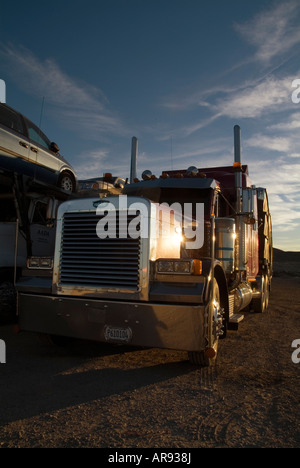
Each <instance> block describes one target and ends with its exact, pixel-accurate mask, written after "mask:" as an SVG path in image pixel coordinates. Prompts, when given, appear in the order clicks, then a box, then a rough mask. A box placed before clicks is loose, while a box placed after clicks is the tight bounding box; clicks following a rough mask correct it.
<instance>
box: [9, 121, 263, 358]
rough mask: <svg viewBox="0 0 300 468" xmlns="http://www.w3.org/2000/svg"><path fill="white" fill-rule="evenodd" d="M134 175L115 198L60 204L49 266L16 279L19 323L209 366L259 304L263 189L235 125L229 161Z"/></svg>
mask: <svg viewBox="0 0 300 468" xmlns="http://www.w3.org/2000/svg"><path fill="white" fill-rule="evenodd" d="M133 152H134V151H132V154H133ZM135 157H136V156H135ZM131 167H134V162H132V164H131ZM133 174H134V176H132V177H131V178H130V183H128V184H126V185H125V187H124V189H123V190H122V193H121V194H119V195H116V196H108V197H105V198H102V199H99V197H97V198H96V197H94V198H93V197H92V198H85V199H72V200H68V201H66V202H64V203H62V204H61V205H60V206H59V208H58V214H57V220H56V239H55V250H54V258H53V263H52V264H51V262H49V264H48V266H47V268H40V267H39V262H37V261H36V259H34V262H33V264H31V259H30V258H28V260H27V267H26V268H25V269H24V270H23V274H22V275H21V276H20V278H19V280H18V281H17V283H16V287H17V291H18V326H19V329H20V331H31V332H37V333H43V334H47V335H50V336H55V337H57V336H60V337H74V338H80V339H86V340H93V341H99V342H108V343H112V344H121V345H131V346H137V347H146V348H149V347H150V348H165V349H174V350H181V351H185V352H187V355H188V358H189V360H190V361H191V362H192V363H193V364H195V365H199V366H213V365H214V364H215V362H216V358H217V354H218V347H219V346H218V345H219V341H220V339H224V338H226V335H227V332H228V330H230V329H235V330H236V329H237V328H238V326H239V324H240V322H241V321H242V320H243V318H244V314H245V313H246V311H247V310H248V309H253V310H254V311H256V312H258V313H263V312H264V311H265V310H266V309H267V307H268V301H269V294H270V289H271V279H272V223H271V215H270V210H269V203H268V196H267V190H266V189H265V188H262V187H256V186H255V185H253V183H252V181H251V179H250V177H249V170H248V166H247V165H243V164H242V162H241V130H240V127H239V126H238V125H236V126H235V127H234V162H233V165H232V166H225V167H206V168H199V167H194V166H192V167H189V168H187V169H186V170H184V169H181V170H178V171H174V170H165V171H163V172H162V173H161V174H160V175H154V174H152V172H150V171H148V170H147V171H144V172H143V174H142V179H141V180H138V179H137V178H136V170H135V169H134V170H133Z"/></svg>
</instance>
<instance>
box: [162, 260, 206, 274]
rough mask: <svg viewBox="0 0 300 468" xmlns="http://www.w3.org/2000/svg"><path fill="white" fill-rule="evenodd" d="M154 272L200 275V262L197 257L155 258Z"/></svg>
mask: <svg viewBox="0 0 300 468" xmlns="http://www.w3.org/2000/svg"><path fill="white" fill-rule="evenodd" d="M156 273H160V274H181V275H201V274H202V262H201V260H198V259H189V260H187V259H184V260H180V259H174V260H173V259H172V260H170V259H159V260H156Z"/></svg>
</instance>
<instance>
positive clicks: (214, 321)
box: [209, 279, 223, 352]
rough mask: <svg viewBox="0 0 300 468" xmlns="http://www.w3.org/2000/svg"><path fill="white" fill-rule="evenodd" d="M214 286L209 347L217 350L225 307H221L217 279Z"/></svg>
mask: <svg viewBox="0 0 300 468" xmlns="http://www.w3.org/2000/svg"><path fill="white" fill-rule="evenodd" d="M213 288H214V293H213V300H212V303H211V317H210V320H209V347H210V348H213V349H214V350H215V352H217V348H218V342H219V337H220V336H221V335H222V334H223V330H222V329H223V309H222V308H221V301H220V290H219V286H218V283H217V281H216V279H214V286H213Z"/></svg>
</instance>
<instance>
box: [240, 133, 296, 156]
mask: <svg viewBox="0 0 300 468" xmlns="http://www.w3.org/2000/svg"><path fill="white" fill-rule="evenodd" d="M245 146H251V147H255V148H260V149H266V150H270V151H278V152H282V153H287V152H289V151H290V149H291V141H290V139H289V138H285V137H274V136H268V135H262V134H260V133H259V134H256V135H254V136H252V137H251V138H248V139H247V140H246V141H245Z"/></svg>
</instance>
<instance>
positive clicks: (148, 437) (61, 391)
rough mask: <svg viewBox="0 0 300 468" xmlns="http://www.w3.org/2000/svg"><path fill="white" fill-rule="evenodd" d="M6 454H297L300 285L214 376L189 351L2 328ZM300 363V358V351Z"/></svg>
mask: <svg viewBox="0 0 300 468" xmlns="http://www.w3.org/2000/svg"><path fill="white" fill-rule="evenodd" d="M0 339H2V340H4V341H5V343H6V363H5V364H4V363H2V364H0V375H1V380H0V405H1V406H0V408H1V409H0V446H1V447H5V448H6V447H11V448H19V447H20V448H22V447H29V448H32V447H42V448H55V447H67V448H75V447H98V448H204V447H205V448H214V447H233V448H239V447H243V448H246V447H283V448H299V447H300V393H299V386H300V363H299V364H295V363H293V362H292V358H291V357H292V353H293V351H295V349H293V348H292V347H291V344H292V342H293V341H294V340H295V339H300V278H274V279H273V284H272V293H271V300H270V307H269V310H268V312H266V313H265V314H263V315H260V314H255V313H247V314H246V316H245V320H244V321H243V322H242V323H241V325H240V328H239V330H238V331H230V332H229V333H228V336H227V338H226V339H225V340H222V342H221V345H220V350H219V356H218V360H217V364H216V366H215V367H214V368H210V369H199V368H196V367H193V366H192V365H191V364H190V363H189V362H188V360H187V355H186V353H183V352H177V351H165V350H156V349H137V348H124V347H114V346H111V345H103V344H94V343H87V342H75V343H72V344H69V345H68V346H65V347H63V348H60V347H56V346H51V345H49V344H41V342H40V341H39V340H38V338H37V336H36V335H33V334H30V333H21V334H14V333H13V330H12V326H8V325H6V326H1V327H0ZM299 357H300V352H299Z"/></svg>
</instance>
